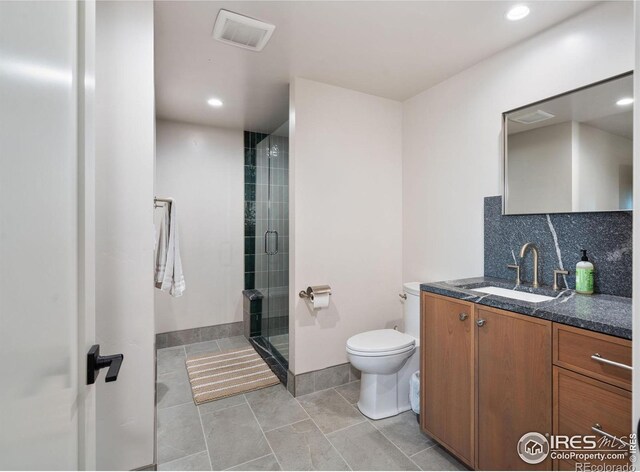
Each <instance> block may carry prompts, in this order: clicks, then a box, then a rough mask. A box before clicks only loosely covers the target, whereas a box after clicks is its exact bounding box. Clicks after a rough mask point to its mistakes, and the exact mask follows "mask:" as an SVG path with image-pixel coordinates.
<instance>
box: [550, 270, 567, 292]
mask: <svg viewBox="0 0 640 472" xmlns="http://www.w3.org/2000/svg"><path fill="white" fill-rule="evenodd" d="M559 275H569V271H568V270H564V269H555V270H554V271H553V289H554V290H560V286H559V285H558V276H559ZM567 288H569V287H567Z"/></svg>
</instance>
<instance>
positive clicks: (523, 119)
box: [510, 110, 556, 125]
mask: <svg viewBox="0 0 640 472" xmlns="http://www.w3.org/2000/svg"><path fill="white" fill-rule="evenodd" d="M555 116H556V115H552V114H551V113H547V112H546V111H542V110H537V111H534V112H532V113H527V114H526V115H520V116H516V117H515V118H510V120H511V121H516V122H518V123H522V124H523V125H532V124H533V123H539V122H541V121H544V120H550V119H551V118H555Z"/></svg>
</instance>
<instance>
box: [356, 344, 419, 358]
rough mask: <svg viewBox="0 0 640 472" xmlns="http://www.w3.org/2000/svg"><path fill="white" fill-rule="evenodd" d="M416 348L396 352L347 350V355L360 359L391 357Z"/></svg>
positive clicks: (406, 348) (411, 347) (410, 347)
mask: <svg viewBox="0 0 640 472" xmlns="http://www.w3.org/2000/svg"><path fill="white" fill-rule="evenodd" d="M415 348H416V347H415V346H408V347H405V348H402V349H396V350H394V351H382V352H367V351H354V350H352V349H349V348H347V354H352V355H354V356H360V357H389V356H394V355H396V354H403V353H405V352H411V351H413V350H414V349H415Z"/></svg>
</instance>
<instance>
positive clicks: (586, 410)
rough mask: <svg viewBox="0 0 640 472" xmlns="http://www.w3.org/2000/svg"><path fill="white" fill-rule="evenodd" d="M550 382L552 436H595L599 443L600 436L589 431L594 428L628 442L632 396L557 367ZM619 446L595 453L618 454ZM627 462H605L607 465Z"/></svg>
mask: <svg viewBox="0 0 640 472" xmlns="http://www.w3.org/2000/svg"><path fill="white" fill-rule="evenodd" d="M553 380H554V382H553V384H554V387H553V403H554V427H553V429H554V434H556V435H566V436H575V435H580V436H595V437H596V440H597V441H599V440H600V439H601V438H602V437H603V436H602V434H599V433H598V432H596V431H594V430H593V429H592V428H593V427H594V426H595V427H599V429H600V430H602V431H604V432H607V433H609V434H611V435H613V436H616V437H618V438H621V439H623V440H624V441H625V442H629V434H631V429H632V426H631V392H628V391H626V390H623V389H621V388H618V387H614V386H612V385H609V384H606V383H604V382H600V381H598V380H594V379H591V378H589V377H585V376H584V375H580V374H576V373H575V372H571V371H569V370H566V369H562V368H560V367H554V368H553ZM618 446H619V443H617V444H615V447H598V449H610V450H614V449H615V450H618ZM624 450H625V449H620V451H624ZM589 462H592V463H594V464H595V463H596V462H597V461H594V460H590V461H589ZM626 462H627V461H626V460H625V461H612V460H607V461H605V463H606V464H608V465H610V464H614V463H615V464H622V463H626ZM558 465H560V464H558Z"/></svg>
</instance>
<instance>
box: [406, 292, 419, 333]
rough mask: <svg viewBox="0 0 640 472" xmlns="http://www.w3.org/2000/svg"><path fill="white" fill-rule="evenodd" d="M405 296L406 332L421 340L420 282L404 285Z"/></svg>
mask: <svg viewBox="0 0 640 472" xmlns="http://www.w3.org/2000/svg"><path fill="white" fill-rule="evenodd" d="M403 288H404V294H405V295H406V296H407V298H406V299H405V300H404V332H405V333H406V334H410V335H411V336H413V337H414V338H416V339H420V282H408V283H406V284H404V285H403Z"/></svg>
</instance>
